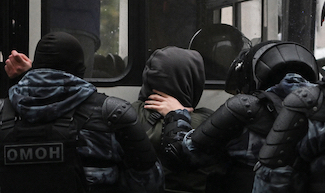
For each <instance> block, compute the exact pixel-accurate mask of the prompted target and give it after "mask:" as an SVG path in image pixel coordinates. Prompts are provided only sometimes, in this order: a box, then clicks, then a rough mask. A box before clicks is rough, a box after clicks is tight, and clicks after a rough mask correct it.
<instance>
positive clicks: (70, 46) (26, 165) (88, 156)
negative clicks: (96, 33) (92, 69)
mask: <svg viewBox="0 0 325 193" xmlns="http://www.w3.org/2000/svg"><path fill="white" fill-rule="evenodd" d="M84 70H85V68H84V65H83V52H82V49H81V47H80V44H79V42H78V41H77V40H76V39H75V38H74V37H73V36H71V35H69V34H67V33H63V32H54V33H50V34H47V35H45V36H44V37H43V38H42V39H41V40H40V41H39V43H38V45H37V48H36V51H35V58H34V61H33V69H32V70H30V71H29V72H27V73H26V75H25V76H24V77H23V78H22V79H21V80H20V81H19V83H18V84H17V85H14V86H13V87H12V88H11V89H10V91H9V100H8V99H5V100H1V103H0V104H1V106H0V107H1V120H2V123H3V124H2V125H1V146H2V150H3V151H1V152H2V154H1V158H2V159H1V165H0V172H1V175H0V188H1V192H107V191H113V192H161V191H162V188H163V177H162V171H161V167H160V164H159V162H158V160H157V157H156V155H155V152H154V150H153V147H152V145H151V144H150V142H149V140H148V138H147V135H146V134H145V133H144V131H143V128H142V125H140V124H139V123H138V122H137V116H136V113H135V111H134V109H133V108H132V107H131V105H130V103H128V102H127V101H124V100H121V99H118V98H115V97H108V96H106V95H104V94H99V93H97V91H96V88H95V87H94V86H93V85H92V84H90V83H88V82H86V81H84V80H82V79H81V78H79V77H82V76H83V73H84Z"/></svg>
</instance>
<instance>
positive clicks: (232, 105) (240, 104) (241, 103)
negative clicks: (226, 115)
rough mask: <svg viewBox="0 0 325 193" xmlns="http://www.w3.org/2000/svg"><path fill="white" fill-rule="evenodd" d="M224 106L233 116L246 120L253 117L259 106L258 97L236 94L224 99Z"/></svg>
mask: <svg viewBox="0 0 325 193" xmlns="http://www.w3.org/2000/svg"><path fill="white" fill-rule="evenodd" d="M226 107H227V108H228V109H229V111H231V112H232V114H233V115H234V116H236V117H237V118H239V119H240V120H242V121H244V122H247V119H253V118H255V117H256V114H257V113H258V112H259V110H260V108H261V104H260V103H259V99H258V98H257V97H255V96H253V95H246V94H238V95H235V96H234V97H232V98H230V99H228V100H227V101H226Z"/></svg>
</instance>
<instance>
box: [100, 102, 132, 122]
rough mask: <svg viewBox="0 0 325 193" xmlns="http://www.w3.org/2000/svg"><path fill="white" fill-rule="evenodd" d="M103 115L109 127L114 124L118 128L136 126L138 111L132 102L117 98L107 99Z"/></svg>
mask: <svg viewBox="0 0 325 193" xmlns="http://www.w3.org/2000/svg"><path fill="white" fill-rule="evenodd" d="M102 115H103V118H104V120H105V122H106V123H107V124H108V126H113V124H114V126H116V128H119V127H120V126H125V125H130V124H134V123H135V122H136V121H137V114H136V111H135V110H134V108H133V107H132V106H131V104H130V102H128V101H126V100H123V99H120V98H116V97H107V98H106V99H105V101H104V104H103V108H102ZM114 126H113V128H114Z"/></svg>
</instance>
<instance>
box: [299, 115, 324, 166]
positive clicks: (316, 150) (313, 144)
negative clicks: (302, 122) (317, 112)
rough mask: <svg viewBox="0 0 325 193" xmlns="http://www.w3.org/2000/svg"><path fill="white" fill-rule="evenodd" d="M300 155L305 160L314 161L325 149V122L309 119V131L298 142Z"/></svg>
mask: <svg viewBox="0 0 325 193" xmlns="http://www.w3.org/2000/svg"><path fill="white" fill-rule="evenodd" d="M298 150H299V155H300V156H301V157H302V158H303V159H304V160H305V161H308V162H310V161H312V160H313V159H314V158H315V157H318V156H319V155H320V154H321V153H322V152H324V151H325V123H324V122H321V121H313V120H309V123H308V133H307V135H305V137H304V138H303V139H302V140H301V141H300V143H299V144H298Z"/></svg>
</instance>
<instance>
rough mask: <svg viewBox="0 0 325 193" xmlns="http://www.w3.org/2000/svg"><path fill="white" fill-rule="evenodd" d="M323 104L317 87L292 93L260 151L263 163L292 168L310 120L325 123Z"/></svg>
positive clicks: (321, 94) (284, 102)
mask: <svg viewBox="0 0 325 193" xmlns="http://www.w3.org/2000/svg"><path fill="white" fill-rule="evenodd" d="M322 103H323V93H322V92H321V90H320V89H319V88H318V87H303V88H300V89H297V90H295V91H293V92H292V93H290V94H289V95H288V96H287V97H286V98H285V99H284V101H283V105H284V108H283V109H282V111H281V112H280V114H279V116H278V117H277V119H276V120H275V122H274V124H273V127H272V129H271V131H270V133H269V134H268V136H267V138H266V144H265V145H264V146H263V147H262V148H261V150H260V153H259V159H260V162H261V163H262V164H264V165H266V166H268V167H271V168H275V167H280V166H286V165H290V166H293V165H294V162H295V160H296V158H297V156H298V155H297V151H296V145H297V143H298V142H299V141H300V140H301V139H302V138H303V137H304V136H305V135H306V133H307V131H308V117H310V118H317V119H323V120H324V116H321V114H322V110H320V111H319V109H320V108H321V107H322V105H323V104H322ZM321 109H324V108H321ZM323 115H324V114H323Z"/></svg>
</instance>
